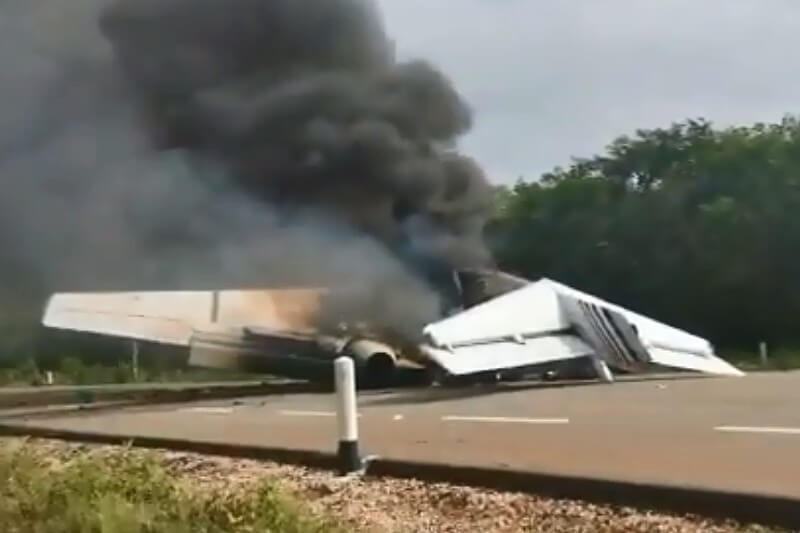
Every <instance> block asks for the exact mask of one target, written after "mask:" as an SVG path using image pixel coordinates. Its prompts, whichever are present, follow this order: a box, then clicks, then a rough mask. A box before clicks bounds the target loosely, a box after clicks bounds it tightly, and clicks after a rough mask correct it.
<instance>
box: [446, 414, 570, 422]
mask: <svg viewBox="0 0 800 533" xmlns="http://www.w3.org/2000/svg"><path fill="white" fill-rule="evenodd" d="M442 421H443V422H494V423H501V424H569V418H514V417H507V416H443V417H442Z"/></svg>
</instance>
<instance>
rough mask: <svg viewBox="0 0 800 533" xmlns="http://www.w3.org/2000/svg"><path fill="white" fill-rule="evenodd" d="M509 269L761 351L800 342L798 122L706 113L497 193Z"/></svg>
mask: <svg viewBox="0 0 800 533" xmlns="http://www.w3.org/2000/svg"><path fill="white" fill-rule="evenodd" d="M498 206H499V209H498V214H497V218H496V220H494V221H493V223H492V225H491V227H490V228H489V236H490V239H491V243H492V246H493V248H494V249H495V251H496V255H497V258H498V261H499V264H500V266H501V267H502V268H504V269H507V270H509V271H511V272H516V273H518V274H520V275H524V276H528V277H534V278H535V277H539V276H546V277H551V278H554V279H556V280H559V281H562V282H564V283H567V284H571V285H573V286H575V287H576V288H579V289H582V290H585V291H587V292H591V293H595V294H597V295H599V296H602V297H605V298H608V299H610V300H612V301H615V302H618V303H619V304H621V305H624V306H628V307H631V308H634V309H636V310H638V311H641V312H642V313H644V314H648V315H651V316H653V317H655V318H658V319H661V320H663V321H665V322H668V323H671V324H674V325H676V326H678V327H683V328H685V329H688V330H690V331H693V332H696V333H699V334H702V335H705V336H707V337H709V338H710V339H711V340H712V342H714V343H715V344H717V345H718V346H724V347H745V348H749V349H753V348H754V347H755V346H756V345H757V343H758V342H759V341H760V340H767V341H769V342H770V343H771V345H773V346H776V345H777V346H792V345H796V344H798V343H800V328H797V326H796V320H797V318H798V317H799V316H800V261H798V256H800V216H798V215H800V122H799V121H798V120H797V119H796V118H793V117H786V118H784V119H783V120H782V121H781V122H780V123H778V124H755V125H753V126H750V127H734V128H726V129H715V128H714V127H713V126H712V124H711V123H709V122H707V121H705V120H688V121H685V122H682V123H676V124H673V125H672V126H671V127H668V128H659V129H654V130H641V131H637V132H636V135H635V136H634V137H627V136H626V137H620V138H618V139H616V140H615V141H614V142H613V143H612V144H611V145H610V146H609V147H608V149H607V153H605V154H603V155H598V156H596V157H593V158H591V159H582V160H575V161H574V162H573V164H572V165H570V166H569V167H568V168H557V169H556V170H555V171H553V172H551V173H549V174H547V175H545V176H544V177H543V179H542V180H539V181H536V182H531V183H525V182H521V181H520V182H519V183H517V184H516V185H515V186H514V187H513V188H511V189H505V188H500V189H499V190H498Z"/></svg>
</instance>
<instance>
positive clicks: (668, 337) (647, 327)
mask: <svg viewBox="0 0 800 533" xmlns="http://www.w3.org/2000/svg"><path fill="white" fill-rule="evenodd" d="M541 282H542V283H546V284H549V285H550V286H551V287H553V289H554V290H556V291H558V292H560V293H561V294H563V295H567V296H572V297H574V298H578V299H582V300H584V301H586V302H590V303H594V304H597V305H603V306H606V307H608V308H609V309H611V310H614V311H617V312H619V313H621V314H622V315H624V316H625V318H627V319H628V321H630V322H631V323H632V324H634V325H635V326H636V329H637V330H638V334H639V336H640V337H641V339H642V341H643V342H644V343H645V344H648V342H655V343H665V344H668V345H671V346H680V347H681V348H682V349H685V350H687V351H692V352H698V353H704V354H709V355H711V354H713V348H712V347H711V345H710V344H709V342H708V341H707V340H706V339H703V338H702V337H698V336H696V335H692V334H691V333H687V332H686V331H683V330H680V329H677V328H674V327H672V326H668V325H667V324H664V323H662V322H658V321H656V320H653V319H652V318H648V317H646V316H643V315H640V314H638V313H634V312H633V311H631V310H629V309H625V308H624V307H620V306H618V305H615V304H612V303H610V302H607V301H605V300H603V299H601V298H598V297H596V296H592V295H591V294H587V293H585V292H581V291H578V290H576V289H573V288H572V287H568V286H566V285H563V284H561V283H558V282H556V281H553V280H550V279H543V280H542V281H541Z"/></svg>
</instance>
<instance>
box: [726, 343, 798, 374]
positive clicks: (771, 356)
mask: <svg viewBox="0 0 800 533" xmlns="http://www.w3.org/2000/svg"><path fill="white" fill-rule="evenodd" d="M720 355H721V356H722V357H723V358H724V359H726V360H727V361H730V362H731V364H733V365H734V366H736V367H737V368H740V369H742V370H744V371H756V370H794V369H800V349H797V348H779V349H776V350H770V351H769V352H768V353H767V362H766V365H764V364H762V363H761V360H760V358H759V355H758V353H757V352H755V351H741V350H739V351H725V350H722V351H721V353H720Z"/></svg>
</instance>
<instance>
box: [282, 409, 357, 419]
mask: <svg viewBox="0 0 800 533" xmlns="http://www.w3.org/2000/svg"><path fill="white" fill-rule="evenodd" d="M278 412H279V413H280V414H281V415H283V416H322V417H332V416H336V411H292V410H284V411H278ZM357 416H358V417H359V418H361V413H358V415H357Z"/></svg>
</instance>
